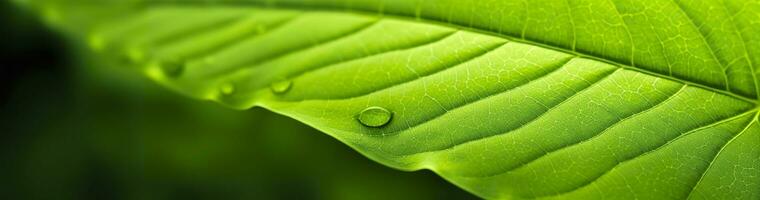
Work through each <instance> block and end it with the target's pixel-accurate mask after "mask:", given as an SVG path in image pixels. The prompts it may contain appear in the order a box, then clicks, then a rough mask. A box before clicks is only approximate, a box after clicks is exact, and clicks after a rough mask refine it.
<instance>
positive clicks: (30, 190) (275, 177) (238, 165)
mask: <svg viewBox="0 0 760 200" xmlns="http://www.w3.org/2000/svg"><path fill="white" fill-rule="evenodd" d="M78 43H79V42H77V41H73V42H72V40H70V39H67V38H65V37H63V36H61V34H58V33H55V32H54V31H51V30H49V29H47V28H46V26H45V25H44V24H42V23H41V22H40V21H39V20H38V18H37V17H35V16H34V14H33V13H31V12H29V11H26V10H23V9H19V8H17V7H16V6H14V5H11V3H10V2H9V1H7V0H3V1H0V53H1V55H0V135H2V138H0V199H306V200H308V199H362V200H363V199H369V200H371V199H473V198H475V197H473V196H471V195H470V194H468V193H466V192H464V191H463V190H461V189H459V188H457V187H455V186H454V185H452V184H450V183H448V182H446V181H444V180H443V179H441V178H440V177H438V176H436V175H435V174H433V173H431V172H429V171H419V172H402V171H397V170H393V169H391V168H387V167H385V166H382V165H380V164H378V163H375V162H373V161H370V160H369V159H367V158H365V157H363V156H361V155H360V154H359V153H357V152H356V151H354V150H352V149H350V148H349V147H348V146H346V145H343V144H341V143H340V142H338V141H337V140H335V139H332V138H330V137H329V136H327V135H325V134H322V133H320V132H318V131H316V130H314V129H312V128H310V127H307V126H305V125H302V124H301V123H299V122H297V121H295V120H292V119H288V118H285V117H282V116H279V115H276V114H273V113H271V112H269V111H266V110H263V109H258V108H257V109H253V110H249V111H235V110H230V109H226V108H223V107H222V106H219V105H216V104H214V103H210V102H202V101H197V100H193V99H189V98H185V97H183V96H180V95H177V94H174V93H172V92H169V91H167V90H165V89H162V88H161V87H159V86H157V85H156V84H153V83H151V82H150V81H148V80H146V79H144V78H142V77H141V76H139V75H138V74H137V73H135V72H132V71H130V70H129V69H126V68H124V67H121V66H119V64H118V63H107V62H104V61H102V60H99V59H98V57H97V56H93V55H91V54H89V53H88V52H87V51H85V50H82V49H81V48H79V47H78V46H77V45H76V44H78ZM83 58H87V59H83Z"/></svg>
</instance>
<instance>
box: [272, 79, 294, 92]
mask: <svg viewBox="0 0 760 200" xmlns="http://www.w3.org/2000/svg"><path fill="white" fill-rule="evenodd" d="M291 86H293V81H290V80H280V81H277V82H274V83H272V84H271V85H269V88H271V89H272V92H274V93H275V94H282V93H285V92H287V91H288V90H290V87H291Z"/></svg>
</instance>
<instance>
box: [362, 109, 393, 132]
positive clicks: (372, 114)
mask: <svg viewBox="0 0 760 200" xmlns="http://www.w3.org/2000/svg"><path fill="white" fill-rule="evenodd" d="M391 118H393V113H391V111H388V110H387V109H385V108H382V107H377V106H373V107H369V108H367V109H364V110H363V111H362V112H361V113H359V116H358V117H357V119H358V120H359V123H361V124H362V125H364V126H367V127H373V128H378V127H382V126H385V125H386V124H388V123H389V122H390V121H391Z"/></svg>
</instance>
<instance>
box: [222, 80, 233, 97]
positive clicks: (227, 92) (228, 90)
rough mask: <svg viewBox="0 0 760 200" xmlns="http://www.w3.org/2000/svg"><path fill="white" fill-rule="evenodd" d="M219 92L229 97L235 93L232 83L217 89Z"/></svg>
mask: <svg viewBox="0 0 760 200" xmlns="http://www.w3.org/2000/svg"><path fill="white" fill-rule="evenodd" d="M219 91H220V92H222V94H224V95H230V94H232V93H234V92H235V85H232V83H227V84H224V85H222V86H221V87H219Z"/></svg>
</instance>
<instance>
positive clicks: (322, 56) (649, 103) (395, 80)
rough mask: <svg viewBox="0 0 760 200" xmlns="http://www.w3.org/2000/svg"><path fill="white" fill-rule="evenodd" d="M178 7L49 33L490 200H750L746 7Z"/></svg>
mask: <svg viewBox="0 0 760 200" xmlns="http://www.w3.org/2000/svg"><path fill="white" fill-rule="evenodd" d="M188 2H189V1H188ZM188 2H185V3H184V4H183V3H176V2H175V3H172V2H163V3H157V2H156V1H152V2H148V3H139V4H130V5H133V6H131V7H130V9H122V11H124V12H123V13H126V14H125V15H123V16H121V15H118V14H113V13H107V15H103V13H104V12H102V10H103V9H100V8H99V7H98V6H100V7H103V8H105V7H111V8H112V7H116V6H115V5H112V4H108V5H106V4H105V3H102V4H86V5H76V4H63V5H59V6H61V7H60V8H58V10H59V12H60V13H66V12H68V13H71V14H69V15H65V14H64V15H63V16H64V17H61V16H56V17H55V19H57V20H55V21H56V22H55V24H58V26H59V27H63V28H64V29H66V27H72V26H74V25H72V24H77V23H76V22H77V20H75V19H88V20H86V21H88V23H86V24H92V25H93V26H89V25H88V26H85V28H76V29H74V30H71V28H68V29H69V30H70V32H74V33H76V34H80V35H87V36H86V37H88V40H89V41H90V44H91V45H92V46H93V47H94V48H95V49H96V50H98V51H101V52H103V54H102V55H108V56H113V57H114V58H118V59H125V60H128V61H130V62H133V63H134V64H136V65H137V66H139V69H140V70H141V71H143V72H144V73H145V74H146V75H147V76H149V77H150V78H152V79H153V80H155V81H157V82H159V83H161V84H163V85H166V86H167V87H169V88H172V89H173V90H176V91H178V92H181V93H184V94H187V95H190V96H193V97H195V98H200V99H208V100H213V101H217V102H220V103H222V104H224V105H227V106H230V107H233V108H238V109H248V108H251V107H254V106H261V107H264V108H267V109H270V110H272V111H274V112H277V113H281V114H283V115H286V116H289V117H292V118H295V119H297V120H299V121H301V122H303V123H306V124H308V125H310V126H313V127H315V128H317V129H319V130H321V131H323V132H325V133H327V134H329V135H331V136H333V137H335V138H337V139H338V140H341V141H342V142H344V143H346V144H347V145H350V146H351V147H353V148H355V149H356V150H357V151H359V152H361V153H362V154H364V155H366V156H368V157H370V158H372V159H374V160H376V161H378V162H380V163H383V164H385V165H388V166H390V167H394V168H398V169H402V170H419V169H430V170H433V171H435V172H436V173H438V174H440V175H441V176H443V177H444V178H446V179H447V180H449V181H451V182H452V183H454V184H457V185H459V186H461V187H462V188H464V189H466V190H468V191H471V192H473V193H474V194H477V195H479V196H481V197H484V198H493V199H501V198H506V199H521V198H558V199H597V198H615V199H634V198H638V199H684V198H693V199H757V198H760V148H758V147H759V146H760V127H759V126H758V119H757V113H758V112H757V97H758V89H759V88H760V87H758V85H759V84H758V83H759V82H758V81H760V79H757V76H758V74H757V73H756V71H758V70H760V69H758V64H757V63H760V26H758V24H760V3H758V2H756V1H751V0H722V1H689V0H674V1H657V0H651V1H643V0H642V1H619V0H566V1H549V0H541V1H516V0H509V1H496V0H494V1H458V0H438V1H423V0H344V1H340V0H281V1H277V0H261V1H255V0H254V1H242V0H241V1H219V2H215V3H192V4H191V3H188ZM50 5H52V4H50ZM134 5H137V6H134ZM75 10H77V11H75ZM88 10H89V11H88ZM93 10H94V11H93ZM116 10H119V9H116ZM98 11H100V12H98ZM89 13H100V14H98V15H91V17H87V16H88V14H89ZM83 16H84V17H83ZM92 16H112V17H98V18H96V19H93V17H92ZM113 16H117V17H113ZM80 21H81V20H80ZM79 24H82V23H79ZM358 184H359V183H358Z"/></svg>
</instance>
